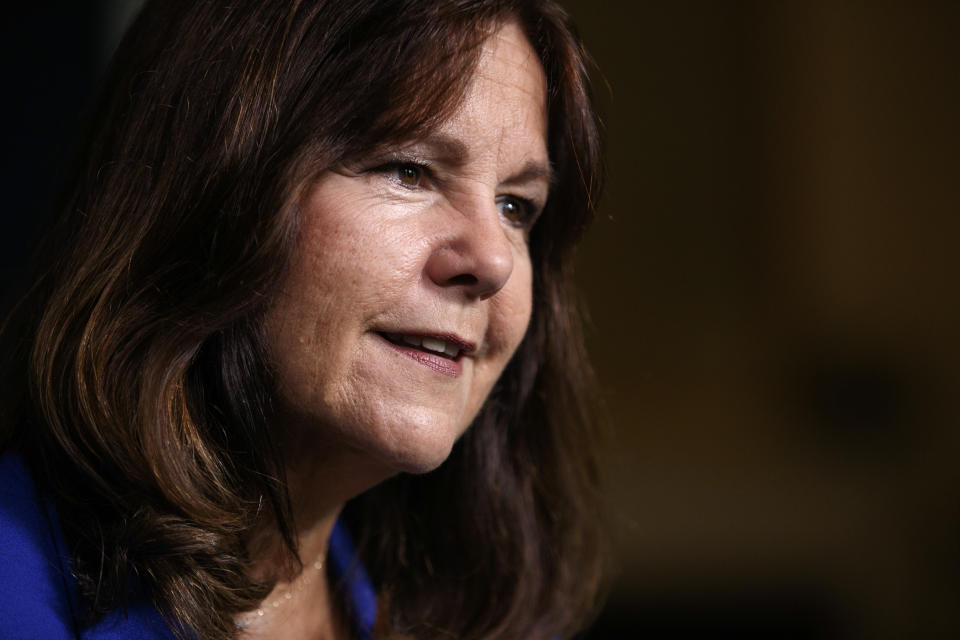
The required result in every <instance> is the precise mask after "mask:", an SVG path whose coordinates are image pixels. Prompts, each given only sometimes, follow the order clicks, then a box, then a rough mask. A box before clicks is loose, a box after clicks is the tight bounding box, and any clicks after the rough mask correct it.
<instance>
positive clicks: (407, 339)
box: [388, 333, 460, 358]
mask: <svg viewBox="0 0 960 640" xmlns="http://www.w3.org/2000/svg"><path fill="white" fill-rule="evenodd" d="M388 337H389V338H390V340H392V341H393V342H395V343H397V344H401V343H402V344H406V345H409V346H411V347H417V348H418V349H426V350H427V351H432V352H434V353H440V354H443V355H445V356H447V357H448V358H456V357H457V356H459V355H460V347H458V346H457V345H456V344H454V343H452V342H448V341H446V340H439V339H437V338H426V337H421V336H409V335H402V334H398V333H391V334H388Z"/></svg>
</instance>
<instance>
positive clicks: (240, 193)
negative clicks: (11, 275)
mask: <svg viewBox="0 0 960 640" xmlns="http://www.w3.org/2000/svg"><path fill="white" fill-rule="evenodd" d="M509 20H515V21H517V22H518V23H519V24H520V25H521V26H522V28H523V29H524V30H525V32H526V33H527V35H528V37H529V39H530V42H531V44H532V45H533V47H534V49H535V50H536V51H537V53H538V55H539V57H540V60H541V62H542V64H543V66H544V69H545V71H546V76H547V80H548V102H549V104H548V109H549V140H548V146H549V151H550V156H551V162H552V164H553V166H554V169H555V173H556V175H557V178H558V179H557V183H556V185H555V187H554V189H553V190H552V192H551V195H550V199H549V201H548V203H547V207H546V210H545V212H544V214H543V215H542V216H541V219H540V220H539V221H538V222H537V224H536V226H535V227H534V228H533V230H532V231H531V234H530V253H531V258H532V261H533V265H534V312H533V318H532V320H531V325H530V328H529V330H528V333H527V335H526V337H525V339H524V341H523V343H522V344H521V346H520V348H519V349H518V352H517V354H516V355H515V356H514V358H513V360H512V361H511V363H510V364H509V365H508V368H507V370H506V371H505V372H504V374H503V376H502V377H501V379H500V380H499V382H498V383H497V385H496V387H495V388H494V390H493V392H492V393H491V395H490V397H489V398H488V400H487V402H486V404H485V405H484V407H483V409H482V410H481V413H480V415H479V416H478V417H477V419H476V421H475V423H474V425H473V426H472V427H471V429H470V430H468V432H467V434H466V435H465V436H464V437H463V438H461V440H460V441H459V442H458V443H457V445H456V447H455V448H454V451H453V453H452V454H451V456H450V458H449V459H448V460H447V462H445V463H444V464H443V465H442V466H441V467H440V468H439V469H438V470H436V471H434V472H432V473H429V474H426V475H423V476H408V475H401V476H397V477H395V478H393V479H391V480H389V481H387V482H385V483H383V484H381V485H379V486H377V487H375V488H374V489H372V490H370V491H368V492H366V493H364V494H363V495H361V496H359V497H358V498H356V499H355V500H353V501H352V502H351V503H350V504H348V506H347V508H346V510H345V512H344V518H345V519H346V520H347V522H348V523H349V525H350V527H351V529H352V531H353V533H354V536H355V538H356V540H357V543H358V548H359V553H360V556H361V558H362V560H363V562H364V563H365V564H366V566H367V568H368V571H369V572H370V574H371V575H372V577H373V579H374V583H375V584H376V585H377V588H378V590H379V591H380V593H381V594H382V595H383V598H382V601H381V610H380V615H379V618H378V627H379V628H380V630H381V633H382V634H383V635H390V634H407V635H410V636H413V637H416V638H432V637H456V638H490V637H496V638H545V637H549V636H553V635H558V634H559V635H569V634H572V633H573V632H575V631H576V630H577V629H579V628H581V627H582V625H583V624H584V623H585V621H586V620H587V618H588V617H589V615H590V613H591V611H592V610H593V607H594V606H595V604H596V597H597V594H598V590H599V586H600V578H601V573H602V571H601V570H602V562H601V553H600V549H601V547H602V545H601V542H602V540H601V536H600V532H599V526H598V523H599V505H600V500H599V496H598V495H597V483H598V477H597V476H598V472H599V469H598V464H597V460H596V444H597V443H596V439H597V428H596V425H595V424H594V422H593V419H592V415H591V412H590V411H589V403H588V395H587V393H586V390H587V388H588V383H589V378H590V376H589V367H588V364H587V361H586V357H585V354H584V351H583V346H582V342H581V335H580V328H579V326H578V322H577V314H576V311H575V308H574V305H573V303H572V301H571V298H570V291H569V276H570V254H571V249H572V247H573V245H574V244H575V242H576V241H577V239H578V238H579V236H580V234H581V233H582V231H583V229H584V227H585V226H586V224H587V222H588V220H589V218H590V217H591V215H592V212H593V208H594V204H595V202H596V199H597V196H598V193H599V189H600V181H601V173H602V172H601V159H600V144H599V135H598V130H597V125H596V121H595V117H594V114H593V111H592V108H591V104H590V98H589V95H588V88H587V84H586V73H585V69H584V54H583V52H582V49H581V47H580V45H579V43H578V41H577V39H576V37H575V36H574V35H573V32H572V31H571V30H570V28H569V26H568V24H567V19H566V16H565V14H564V12H563V11H562V10H561V9H560V8H558V7H557V6H556V5H555V4H554V3H553V2H550V1H549V0H502V1H500V0H454V1H450V0H446V1H441V0H435V1H433V2H430V1H427V0H418V1H415V2H414V1H409V0H378V1H377V2H357V1H356V0H325V1H322V2H319V1H318V2H310V1H306V0H302V1H301V0H288V1H280V0H276V1H271V2H262V1H260V0H246V1H244V0H231V1H230V2H216V1H197V0H158V1H154V2H150V3H148V5H147V7H146V8H145V9H144V11H143V12H142V13H141V15H140V16H139V18H138V19H137V21H136V23H135V24H134V26H133V27H132V28H131V30H130V31H129V33H128V34H127V36H126V37H125V39H124V41H123V43H122V44H121V46H120V49H119V50H118V52H117V55H116V56H115V61H114V63H113V67H112V69H111V71H110V73H109V75H108V80H107V86H106V90H105V91H104V94H103V101H102V103H101V105H100V107H99V109H98V112H97V116H96V118H95V120H94V122H93V125H92V132H91V136H90V142H89V144H88V146H87V148H86V149H85V150H84V151H83V153H82V163H83V164H82V170H80V171H78V172H76V176H75V179H74V181H73V182H72V183H71V184H70V185H69V187H68V190H67V191H66V196H65V200H64V204H63V206H62V207H61V212H62V213H61V216H60V218H59V220H58V222H57V223H56V224H55V226H54V228H53V229H52V231H51V233H50V234H49V237H48V240H47V244H46V245H45V248H44V249H43V250H42V256H44V257H45V262H43V264H42V266H41V267H40V270H39V273H40V275H39V277H38V278H37V279H36V280H35V283H34V285H33V286H32V288H31V289H30V291H29V292H28V294H27V295H26V297H25V298H24V301H23V303H22V304H21V305H20V307H19V308H18V310H17V311H16V313H15V315H14V317H13V322H14V323H15V324H13V325H11V326H9V327H8V329H7V331H6V333H5V335H4V341H5V342H4V344H5V348H6V351H7V355H8V360H9V364H8V366H7V367H6V368H5V370H4V371H5V375H6V381H5V382H6V393H7V395H8V397H7V399H6V401H5V403H4V405H3V406H4V410H5V414H4V417H3V423H2V429H3V432H2V435H0V438H2V440H0V442H2V443H3V446H4V448H10V447H16V448H17V449H18V450H19V451H20V452H21V454H22V455H23V456H24V457H25V458H26V459H27V460H28V462H29V463H30V465H31V466H32V468H33V469H34V471H35V473H36V475H37V476H38V479H39V480H40V482H41V483H42V485H43V486H44V488H45V490H46V491H48V492H49V493H50V494H51V495H52V496H53V498H54V499H55V501H56V503H57V506H58V509H59V514H60V517H61V520H62V523H63V526H64V529H65V532H66V535H67V539H68V540H69V541H70V552H71V554H72V557H73V558H74V568H75V573H76V574H77V577H78V580H79V584H80V587H81V591H82V593H83V595H84V596H85V599H86V601H87V602H88V603H89V605H90V611H91V613H92V614H93V615H97V614H100V613H103V612H104V611H107V610H109V609H111V608H115V607H118V606H123V604H124V602H125V599H126V598H127V597H128V595H129V593H130V590H131V588H133V587H137V588H142V589H143V590H144V591H145V592H146V593H147V594H148V595H149V596H150V597H151V598H152V599H153V601H154V602H155V604H156V606H157V607H158V608H159V609H160V610H161V611H162V612H164V613H165V615H166V616H167V617H168V620H170V622H171V624H172V625H173V626H174V627H176V628H177V629H179V630H181V631H182V630H184V629H189V630H191V631H192V632H194V633H196V634H197V635H198V636H199V637H203V638H225V637H230V636H232V635H233V634H235V633H236V630H235V628H234V625H233V622H232V616H234V615H235V614H237V613H238V612H240V611H243V610H246V609H249V608H251V607H252V606H254V605H255V604H256V603H257V602H258V601H259V600H260V599H261V598H263V597H264V596H265V594H266V593H267V592H268V591H269V589H270V586H271V585H270V584H263V583H257V582H255V581H254V580H252V579H251V577H250V576H249V575H248V574H247V572H246V570H245V569H246V568H247V567H248V566H249V564H250V563H249V557H248V546H249V544H250V541H251V536H252V535H253V533H254V532H255V531H257V530H258V529H262V527H263V526H265V525H264V523H265V522H267V523H269V526H270V527H273V528H275V529H276V530H277V531H278V532H279V533H280V535H281V536H282V538H283V540H284V541H285V543H286V544H287V545H288V547H289V548H290V550H291V551H292V552H293V553H295V552H296V545H295V542H294V535H293V533H292V531H291V526H292V525H291V517H290V507H289V497H288V495H287V492H286V488H285V485H284V475H283V461H282V452H280V451H278V450H277V447H276V446H275V444H274V442H273V440H272V439H271V433H270V429H268V428H267V425H268V420H269V416H270V414H271V388H272V380H271V376H270V371H269V370H268V368H267V367H266V364H265V363H266V361H267V360H266V358H265V354H264V347H263V336H262V335H261V324H262V318H263V315H264V312H265V311H266V309H267V308H268V306H269V304H270V301H271V293H272V292H273V290H274V288H275V285H276V283H277V282H279V281H280V279H281V278H282V275H283V273H284V271H285V269H286V266H287V261H288V258H289V256H290V255H291V253H292V247H293V243H294V241H295V238H296V237H297V226H298V213H299V211H298V206H297V205H298V201H299V198H300V194H301V193H302V191H303V189H304V188H305V186H306V185H308V184H309V183H310V182H311V181H312V180H314V179H315V178H316V177H317V176H318V175H319V174H320V173H321V172H323V171H324V170H325V169H327V168H328V167H330V166H332V165H334V164H335V163H337V162H338V161H341V160H342V159H344V158H346V157H348V156H350V155H352V154H356V153H358V152H361V151H364V150H367V149H370V148H372V147H374V146H375V145H379V144H383V143H385V142H389V141H396V140H403V139H409V138H410V137H413V136H416V135H419V134H421V133H423V132H425V131H427V130H429V129H430V128H431V127H433V126H436V125H437V124H439V123H440V122H442V121H443V120H444V118H445V117H446V116H447V115H448V114H449V113H451V112H452V110H453V109H454V108H455V107H456V106H457V104H458V102H459V100H460V99H461V96H462V95H463V92H464V90H465V86H466V83H467V82H468V81H469V79H470V76H471V72H472V69H473V67H474V65H475V63H476V60H477V57H478V53H479V46H480V45H481V44H482V42H483V40H484V39H485V37H486V36H487V35H489V33H491V32H492V30H493V29H494V28H495V27H496V26H497V25H498V24H501V23H503V22H505V21H509ZM424 87H429V88H430V90H429V91H425V90H424ZM24 381H27V382H26V383H25V382H24Z"/></svg>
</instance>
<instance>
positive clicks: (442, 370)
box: [377, 334, 463, 378]
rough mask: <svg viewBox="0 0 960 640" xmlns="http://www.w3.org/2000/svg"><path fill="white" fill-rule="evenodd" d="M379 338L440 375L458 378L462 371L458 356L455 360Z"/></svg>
mask: <svg viewBox="0 0 960 640" xmlns="http://www.w3.org/2000/svg"><path fill="white" fill-rule="evenodd" d="M377 335H379V334H377ZM380 338H381V339H382V340H383V341H384V342H386V343H387V344H388V345H390V346H391V347H393V348H394V349H395V350H396V351H398V352H399V353H402V354H403V355H405V356H407V357H408V358H410V359H411V360H416V361H417V362H419V363H420V364H422V365H423V366H425V367H427V368H428V369H433V370H434V371H436V372H437V373H439V374H441V375H444V376H448V377H450V378H458V377H460V374H461V373H463V367H462V366H461V364H460V357H459V356H458V357H457V359H456V360H451V359H449V358H444V357H443V356H439V355H436V354H434V353H428V352H426V351H420V350H419V349H414V348H412V347H407V346H404V345H401V344H396V343H394V342H390V341H389V340H387V339H386V338H384V337H383V336H380Z"/></svg>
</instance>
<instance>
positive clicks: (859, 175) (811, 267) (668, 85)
mask: <svg viewBox="0 0 960 640" xmlns="http://www.w3.org/2000/svg"><path fill="white" fill-rule="evenodd" d="M138 4H139V3H138V2H136V1H135V0H130V1H124V0H97V1H92V2H86V3H77V2H67V1H66V0H59V1H55V0H51V1H48V2H44V3H31V4H28V3H20V4H19V6H17V7H16V8H12V9H9V10H8V11H10V12H11V13H10V14H9V17H8V19H7V21H5V24H4V26H3V31H4V46H5V47H6V49H7V51H6V54H5V56H4V60H5V65H6V69H5V72H6V73H5V78H6V92H7V95H8V98H7V101H5V106H4V108H5V109H6V110H8V113H7V117H6V118H4V119H3V123H4V127H5V129H6V130H5V132H4V143H5V153H4V170H3V172H2V180H3V192H4V194H5V199H4V212H3V215H4V231H3V233H2V234H0V237H2V244H0V277H2V282H0V286H4V287H5V286H6V283H7V282H9V281H10V280H11V279H12V278H13V277H14V276H15V275H16V274H17V273H18V270H19V269H20V265H21V264H22V262H23V259H24V257H25V255H26V254H27V253H28V250H29V247H30V246H31V244H32V242H33V239H34V237H35V235H36V229H37V226H38V224H39V222H38V221H39V220H40V219H41V217H42V214H43V212H44V211H45V210H46V209H47V208H48V206H49V204H50V203H51V201H52V195H53V193H54V188H55V185H56V184H57V182H58V180H59V179H60V177H61V175H62V173H63V172H64V171H65V170H66V169H67V167H68V166H69V161H70V151H71V150H72V148H73V145H74V144H75V141H76V139H77V137H78V132H79V131H80V130H81V128H82V123H83V119H84V114H85V112H86V110H88V109H89V106H90V102H91V100H92V95H91V94H92V90H93V89H92V88H93V87H94V86H95V85H96V82H97V79H98V77H99V74H100V72H101V69H102V65H103V64H104V62H105V60H106V58H107V57H108V56H109V53H110V51H111V49H112V47H113V46H114V44H115V41H116V39H117V37H118V36H119V34H120V33H121V32H122V29H123V26H124V25H125V24H126V21H127V20H128V19H129V17H130V16H131V15H132V14H133V13H134V12H135V10H136V8H137V5H138ZM564 4H565V5H566V6H568V7H569V8H570V10H571V12H572V13H573V14H574V16H575V18H576V21H577V23H578V24H579V25H580V28H581V32H582V35H583V37H584V39H585V41H586V43H587V45H588V47H589V48H590V49H591V51H592V52H593V54H594V56H595V58H596V61H597V64H598V67H599V69H600V71H601V73H600V74H598V76H597V87H596V89H597V91H596V92H597V95H598V100H599V103H600V107H601V110H602V113H603V115H604V120H605V124H606V131H607V137H608V141H609V149H610V183H609V189H608V192H607V195H606V197H605V199H604V202H603V207H602V214H603V215H602V217H601V219H600V220H598V222H597V224H596V226H595V227H594V229H593V231H592V234H591V235H590V236H589V238H588V240H587V242H586V244H585V246H584V247H583V249H582V250H581V252H580V254H579V261H578V278H579V283H580V288H581V290H582V293H583V296H584V298H585V299H586V300H587V302H588V303H589V307H590V312H591V324H590V335H589V340H590V347H591V350H592V352H593V353H594V355H595V358H596V365H597V370H598V374H599V378H600V381H601V383H602V389H603V394H604V399H605V401H606V407H607V414H608V415H609V419H610V421H611V423H612V425H613V427H614V431H615V441H614V445H613V446H612V447H611V449H610V453H609V456H608V459H609V469H610V492H609V494H610V503H611V511H612V512H613V518H614V523H615V536H616V540H617V566H618V575H617V579H616V583H615V585H614V589H613V592H612V594H611V598H610V601H609V604H608V606H607V608H606V609H605V610H604V613H603V614H602V616H601V617H600V619H599V620H598V621H597V624H596V625H595V627H594V629H593V630H592V632H591V633H589V634H588V636H587V637H589V638H592V639H598V638H622V637H644V638H725V637H729V638H734V637H736V638H741V637H765V638H843V639H846V638H905V637H911V638H913V637H924V638H926V637H943V638H947V637H960V482H958V481H960V467H958V465H957V464H956V463H955V459H956V458H957V457H958V454H960V431H958V429H957V427H958V422H960V421H958V418H960V401H958V391H960V365H958V363H960V339H958V338H957V336H956V331H957V328H958V326H960V295H958V290H957V286H956V284H955V280H956V279H957V278H958V277H960V257H958V252H957V250H956V249H955V245H956V244H957V239H958V237H960V233H958V232H960V197H958V196H957V188H958V183H960V180H958V178H960V125H958V121H957V114H958V113H960V4H958V3H952V2H931V1H926V2H907V1H901V2H873V3H866V2H852V1H850V2H831V1H829V0H810V1H804V2H800V1H795V2H763V1H755V2H709V1H705V0H699V1H683V2H670V3H667V2H658V3H634V2H626V1H621V2H603V3H601V2H587V1H586V0H566V1H565V2H564Z"/></svg>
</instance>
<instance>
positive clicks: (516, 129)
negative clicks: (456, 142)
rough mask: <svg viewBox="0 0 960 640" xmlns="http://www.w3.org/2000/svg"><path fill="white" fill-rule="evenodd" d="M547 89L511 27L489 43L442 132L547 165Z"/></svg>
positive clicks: (521, 39) (538, 67) (520, 33)
mask: <svg viewBox="0 0 960 640" xmlns="http://www.w3.org/2000/svg"><path fill="white" fill-rule="evenodd" d="M546 84H547V81H546V75H545V74H544V71H543V67H542V65H541V64H540V60H539V58H538V57H537V54H536V52H535V51H534V50H533V47H532V46H531V45H530V43H529V41H528V40H527V37H526V35H525V34H524V33H523V31H522V30H521V29H520V27H519V26H518V25H516V24H515V23H507V24H505V25H503V26H501V27H500V28H498V29H497V30H496V31H495V32H494V33H493V34H491V35H490V36H489V37H488V38H487V39H486V40H485V41H484V43H483V45H482V49H481V53H480V58H479V60H478V62H477V66H476V68H475V71H474V74H473V77H472V78H471V80H470V83H469V85H468V86H467V90H466V93H465V94H464V98H463V101H462V102H461V104H460V105H459V106H458V108H457V109H456V110H455V111H454V113H453V114H452V115H451V117H450V118H449V119H448V120H447V121H446V122H444V123H443V124H441V125H440V127H439V128H438V132H439V133H441V134H444V135H447V136H452V137H455V138H460V139H463V140H464V141H466V142H468V143H471V144H470V146H473V145H474V144H480V145H483V146H485V147H486V148H487V150H488V151H493V150H496V151H499V152H500V153H506V154H508V155H509V156H516V155H517V154H520V155H522V156H524V158H521V160H523V159H528V160H529V159H535V160H538V161H542V162H546V160H547V149H546V135H547V105H546Z"/></svg>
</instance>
